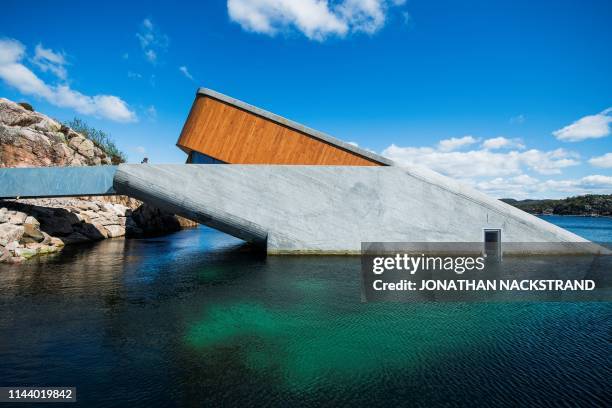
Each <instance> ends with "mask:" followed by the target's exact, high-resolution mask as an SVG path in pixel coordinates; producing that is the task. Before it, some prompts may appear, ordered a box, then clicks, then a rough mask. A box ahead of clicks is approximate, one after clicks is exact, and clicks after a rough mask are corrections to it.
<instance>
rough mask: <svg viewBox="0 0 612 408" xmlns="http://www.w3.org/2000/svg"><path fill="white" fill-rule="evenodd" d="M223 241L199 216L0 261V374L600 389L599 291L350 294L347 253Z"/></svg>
mask: <svg viewBox="0 0 612 408" xmlns="http://www.w3.org/2000/svg"><path fill="white" fill-rule="evenodd" d="M239 244H240V243H239V241H236V240H233V239H232V238H229V237H227V236H225V235H222V234H220V233H216V232H214V231H211V230H208V229H205V228H199V229H197V230H188V231H182V232H180V233H177V234H174V235H171V236H167V237H162V238H155V239H145V240H122V239H116V240H107V241H104V242H100V243H99V244H96V245H92V246H91V247H89V248H87V249H84V248H67V249H66V250H65V251H64V252H63V253H61V254H59V255H57V256H54V257H47V258H41V259H40V260H39V261H35V262H29V263H26V264H25V265H22V266H13V265H2V266H0V310H1V314H0V384H2V385H74V386H77V388H78V393H77V395H78V398H79V401H80V403H82V404H83V405H86V406H120V405H127V404H129V405H130V406H147V407H150V406H177V405H189V406H202V405H204V406H207V405H212V406H220V405H223V406H241V407H242V406H261V405H269V406H270V405H271V406H287V405H294V406H313V405H315V406H316V405H327V406H329V405H332V406H335V405H347V404H359V405H364V404H371V405H376V406H379V405H383V401H384V403H385V404H386V405H388V406H397V405H415V406H431V405H445V404H446V405H453V404H463V405H475V404H478V403H482V404H485V405H502V406H504V405H505V406H516V405H525V404H529V403H530V404H536V405H558V404H562V403H566V404H567V403H569V402H570V401H574V402H575V401H577V403H580V402H583V403H585V402H587V401H590V402H593V403H595V404H597V405H602V406H603V405H606V404H607V403H609V402H610V401H611V400H612V393H611V390H610V387H609V378H612V362H611V360H610V355H611V354H610V353H611V351H612V334H611V333H612V332H611V330H612V305H611V304H610V303H547V304H538V303H514V304H464V303H450V304H434V303H420V304H401V303H378V304H364V303H361V302H360V284H359V273H360V260H359V258H357V257H269V258H267V259H266V258H261V257H256V256H252V255H250V254H249V253H246V252H243V251H241V250H240V246H239ZM575 404H576V403H572V404H570V405H575ZM608 405H609V404H608Z"/></svg>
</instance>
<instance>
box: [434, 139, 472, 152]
mask: <svg viewBox="0 0 612 408" xmlns="http://www.w3.org/2000/svg"><path fill="white" fill-rule="evenodd" d="M476 142H477V140H476V139H475V138H474V137H473V136H463V137H451V138H450V139H444V140H440V142H439V143H438V149H439V150H441V151H443V152H451V151H454V150H457V149H459V148H461V147H464V146H469V145H471V144H474V143H476Z"/></svg>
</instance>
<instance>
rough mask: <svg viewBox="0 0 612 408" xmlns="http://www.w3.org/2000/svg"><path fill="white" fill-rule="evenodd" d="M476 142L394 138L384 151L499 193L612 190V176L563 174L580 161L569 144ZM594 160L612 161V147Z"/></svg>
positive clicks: (554, 194) (504, 195)
mask: <svg viewBox="0 0 612 408" xmlns="http://www.w3.org/2000/svg"><path fill="white" fill-rule="evenodd" d="M476 143H479V140H478V139H476V138H474V137H472V136H464V137H461V138H451V139H445V140H442V141H440V142H439V143H437V144H436V145H435V146H433V147H400V146H397V145H394V144H392V145H391V146H389V147H387V148H386V149H385V150H384V151H383V152H382V154H383V155H384V156H386V157H388V158H390V159H391V160H393V161H395V162H396V163H398V164H399V165H406V166H424V167H427V168H430V169H432V170H434V171H437V172H439V173H442V174H444V175H447V176H449V177H452V178H454V179H457V180H460V181H462V182H464V183H467V184H469V185H471V186H473V187H475V188H476V189H478V190H481V191H483V192H485V193H487V194H490V195H492V196H494V197H498V198H517V199H525V198H558V197H567V196H570V195H580V194H597V193H599V194H609V193H612V177H611V176H606V175H600V174H592V175H588V176H585V177H581V178H563V176H562V171H563V170H564V169H566V168H570V167H573V166H577V165H579V164H580V156H579V155H578V154H577V153H574V152H571V151H568V150H565V149H554V150H538V149H526V148H525V146H523V145H522V143H520V141H518V140H517V139H507V138H503V137H496V138H490V139H485V140H484V141H483V142H482V143H481V144H476ZM468 146H469V148H466V147H468ZM502 149H506V150H502ZM589 162H590V163H591V164H593V165H599V166H600V167H612V153H608V154H605V155H603V156H600V157H594V158H592V159H591V160H589Z"/></svg>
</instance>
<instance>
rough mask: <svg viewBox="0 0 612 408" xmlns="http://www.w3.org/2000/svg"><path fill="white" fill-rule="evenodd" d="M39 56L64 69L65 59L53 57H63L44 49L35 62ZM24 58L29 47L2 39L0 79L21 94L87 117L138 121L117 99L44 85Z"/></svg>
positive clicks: (63, 86) (61, 85) (58, 86)
mask: <svg viewBox="0 0 612 408" xmlns="http://www.w3.org/2000/svg"><path fill="white" fill-rule="evenodd" d="M41 50H42V52H41ZM49 51H50V52H49ZM36 54H38V55H39V61H42V62H44V61H47V62H46V63H49V64H55V65H56V66H63V64H60V63H59V62H60V61H64V63H65V60H63V57H62V59H61V60H60V59H56V60H55V61H54V60H53V58H55V57H53V55H55V56H60V54H56V53H54V52H53V51H51V50H45V49H44V48H42V46H41V48H40V50H39V51H38V52H37V51H35V57H34V59H36ZM25 57H26V48H25V46H24V45H23V44H22V43H20V42H19V41H17V40H14V39H0V78H1V79H2V80H4V82H6V83H7V84H8V85H10V86H12V87H14V88H15V89H17V90H18V91H19V92H21V93H22V94H24V95H32V96H35V97H39V98H42V99H45V100H46V101H47V102H49V103H51V104H53V105H55V106H59V107H61V108H71V109H74V110H75V111H77V112H79V113H82V114H85V115H92V116H98V117H103V118H106V119H110V120H114V121H117V122H133V121H136V120H137V118H136V114H135V113H134V112H133V111H131V110H130V108H129V106H128V105H127V103H125V102H124V101H123V100H122V99H121V98H119V97H117V96H113V95H94V96H88V95H84V94H82V93H81V92H79V91H76V90H74V89H72V88H70V87H69V86H68V85H65V84H60V85H50V84H47V83H45V82H44V81H43V80H42V79H40V78H39V77H38V76H37V75H36V74H35V73H34V72H32V71H31V70H30V69H29V68H28V67H26V66H25V65H24V64H23V60H24V59H25ZM37 65H38V64H37ZM48 69H50V68H48ZM56 75H57V74H56ZM64 79H65V78H64Z"/></svg>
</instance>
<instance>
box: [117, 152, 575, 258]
mask: <svg viewBox="0 0 612 408" xmlns="http://www.w3.org/2000/svg"><path fill="white" fill-rule="evenodd" d="M114 187H115V190H116V191H117V192H118V193H120V194H128V195H131V196H134V197H136V198H138V199H141V200H143V201H146V202H149V203H151V204H154V205H156V206H159V207H162V208H163V209H166V210H168V211H172V212H175V213H178V214H179V215H183V216H185V217H188V218H191V219H194V220H196V221H199V222H201V223H202V224H206V225H209V226H211V227H213V228H216V229H219V230H221V231H224V232H226V233H228V234H231V235H234V236H236V237H238V238H241V239H244V240H247V241H251V242H254V243H259V244H261V245H266V247H267V251H268V253H271V254H284V253H330V254H331V253H334V254H350V253H358V252H359V251H360V247H361V242H362V241H363V242H367V241H385V242H391V241H400V242H482V241H483V229H484V228H491V229H501V230H502V237H503V238H502V239H503V241H504V242H587V241H586V240H584V239H583V238H581V237H579V236H577V235H575V234H572V233H570V232H568V231H566V230H564V229H562V228H559V227H556V226H554V225H552V224H550V223H547V222H545V221H543V220H541V219H539V218H537V217H534V216H532V215H530V214H527V213H525V212H523V211H521V210H519V209H516V208H514V207H512V206H510V205H507V204H505V203H503V202H501V201H499V200H495V199H492V198H490V197H488V196H486V195H485V194H482V193H480V192H478V191H476V190H473V189H471V188H468V187H465V186H462V185H460V184H458V183H457V182H455V181H454V180H452V179H449V178H447V177H444V176H441V175H439V174H437V173H434V172H431V171H428V170H421V169H406V168H401V167H397V166H386V167H382V166H381V167H361V166H267V165H263V166H260V165H189V164H188V165H148V166H141V165H121V166H119V169H118V170H117V174H116V176H115V184H114Z"/></svg>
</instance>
